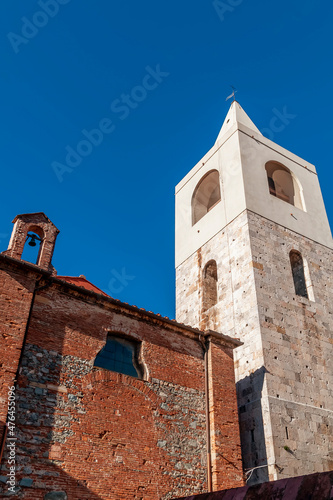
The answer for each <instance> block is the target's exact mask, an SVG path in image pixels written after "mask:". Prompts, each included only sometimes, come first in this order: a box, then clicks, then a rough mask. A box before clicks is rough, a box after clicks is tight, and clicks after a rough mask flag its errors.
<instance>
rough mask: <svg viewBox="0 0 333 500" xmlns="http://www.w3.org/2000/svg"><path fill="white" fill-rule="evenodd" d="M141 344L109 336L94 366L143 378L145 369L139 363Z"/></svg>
mask: <svg viewBox="0 0 333 500" xmlns="http://www.w3.org/2000/svg"><path fill="white" fill-rule="evenodd" d="M139 351H140V344H139V343H138V342H135V341H133V340H128V339H124V338H121V337H118V336H116V335H114V334H108V336H107V340H106V344H105V346H104V347H103V348H102V349H101V350H100V352H99V353H98V354H97V356H96V359H95V362H94V366H96V367H99V368H104V369H106V370H111V371H113V372H118V373H123V374H124V375H130V376H131V377H136V378H143V374H144V369H143V366H142V363H141V362H140V361H139Z"/></svg>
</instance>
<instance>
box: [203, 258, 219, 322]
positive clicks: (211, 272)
mask: <svg viewBox="0 0 333 500" xmlns="http://www.w3.org/2000/svg"><path fill="white" fill-rule="evenodd" d="M202 285H203V297H202V309H203V312H205V311H207V310H208V309H210V308H211V307H213V306H215V304H217V266H216V262H215V260H210V261H209V262H208V263H207V264H206V266H205V268H204V270H203V277H202Z"/></svg>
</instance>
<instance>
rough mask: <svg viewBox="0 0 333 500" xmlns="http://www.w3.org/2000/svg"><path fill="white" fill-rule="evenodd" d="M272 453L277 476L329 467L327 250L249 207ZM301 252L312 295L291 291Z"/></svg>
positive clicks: (332, 274)
mask: <svg viewBox="0 0 333 500" xmlns="http://www.w3.org/2000/svg"><path fill="white" fill-rule="evenodd" d="M249 225H250V235H251V246H252V253H253V255H255V258H256V259H257V260H258V262H259V264H260V267H259V268H257V269H256V273H255V280H256V291H257V296H258V303H259V305H260V306H259V315H260V325H261V331H262V338H263V349H264V358H265V368H266V371H267V375H266V379H267V389H268V395H269V406H270V412H271V415H272V416H271V418H272V428H273V440H274V454H275V461H276V463H277V464H278V465H279V466H280V467H281V468H283V469H284V470H283V471H281V473H280V475H279V477H284V476H296V475H299V474H310V473H313V472H322V471H326V470H331V469H332V468H333V453H332V449H333V437H332V436H333V385H332V382H333V369H332V366H333V365H332V358H333V334H332V332H333V251H332V250H331V249H329V248H326V247H324V246H322V245H320V244H318V243H316V242H314V241H312V240H309V239H308V238H305V237H302V236H301V235H298V234H295V233H293V232H292V231H290V230H287V229H285V228H283V227H281V226H279V225H278V224H275V223H272V222H270V221H268V220H266V219H263V218H262V217H259V216H257V215H256V214H253V213H251V212H250V213H249ZM291 250H297V251H299V252H300V253H301V254H302V257H303V260H304V265H305V266H306V267H307V269H308V270H309V278H310V281H309V282H308V286H309V287H310V286H311V287H312V291H313V295H314V301H312V300H309V299H307V298H305V297H301V296H297V295H296V293H295V288H294V282H293V276H292V269H291V265H290V260H289V254H290V251H291Z"/></svg>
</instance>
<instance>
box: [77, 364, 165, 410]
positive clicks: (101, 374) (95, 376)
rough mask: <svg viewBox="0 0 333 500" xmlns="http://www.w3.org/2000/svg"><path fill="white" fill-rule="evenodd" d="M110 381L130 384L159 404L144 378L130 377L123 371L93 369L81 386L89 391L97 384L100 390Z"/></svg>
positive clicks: (125, 384) (84, 378) (95, 387)
mask: <svg viewBox="0 0 333 500" xmlns="http://www.w3.org/2000/svg"><path fill="white" fill-rule="evenodd" d="M109 382H115V383H117V384H122V385H124V386H130V387H132V388H133V389H134V390H136V391H138V392H140V393H141V394H143V395H144V397H145V398H147V399H149V400H150V401H151V402H152V403H154V404H155V405H157V404H158V403H159V401H160V400H159V398H158V397H157V396H156V394H155V393H154V392H153V391H152V390H151V389H150V388H149V387H148V385H147V384H146V383H145V381H144V380H139V379H136V378H133V377H129V376H128V375H123V374H122V373H116V372H111V371H109V370H103V369H99V370H94V371H92V372H91V373H89V374H87V375H86V376H85V377H83V379H82V385H81V386H82V389H83V390H88V391H89V390H93V389H97V386H98V388H99V390H101V388H100V386H101V385H105V384H108V383H109Z"/></svg>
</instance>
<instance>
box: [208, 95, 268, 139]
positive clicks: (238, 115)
mask: <svg viewBox="0 0 333 500" xmlns="http://www.w3.org/2000/svg"><path fill="white" fill-rule="evenodd" d="M235 123H241V124H242V125H245V126H246V127H248V128H250V129H252V130H253V131H254V132H257V134H260V135H262V133H261V132H260V130H259V129H258V128H257V127H256V126H255V124H254V123H253V121H252V120H251V118H249V117H248V115H247V114H246V113H245V111H244V109H243V108H242V106H241V105H240V104H239V103H238V102H237V101H234V102H233V103H232V104H231V106H230V109H229V111H228V114H227V116H226V118H225V120H224V123H223V125H222V128H221V130H220V133H219V135H218V137H217V139H216V141H219V140H220V139H221V138H222V137H223V136H224V134H226V133H227V132H228V131H229V129H231V127H232V126H233V125H234V124H235Z"/></svg>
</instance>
